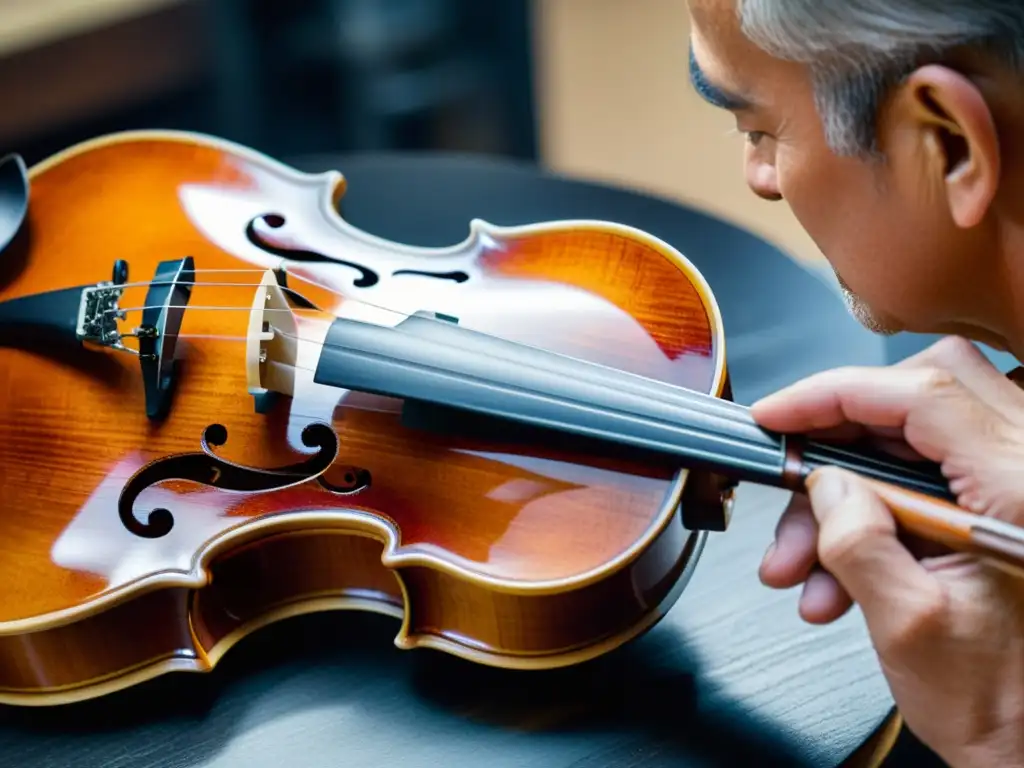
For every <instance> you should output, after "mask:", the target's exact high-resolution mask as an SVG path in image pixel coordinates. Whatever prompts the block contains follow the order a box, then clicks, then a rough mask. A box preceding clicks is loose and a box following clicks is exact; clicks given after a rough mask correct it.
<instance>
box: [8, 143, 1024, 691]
mask: <svg viewBox="0 0 1024 768" xmlns="http://www.w3.org/2000/svg"><path fill="white" fill-rule="evenodd" d="M344 193H345V179H344V177H343V175H342V174H341V173H339V172H337V171H330V172H326V173H320V174H307V173H302V172H299V171H298V170H296V169H294V168H292V167H290V166H287V165H284V164H282V163H280V162H277V161H275V160H273V159H271V158H269V157H267V156H264V155H262V154H260V153H258V152H256V151H254V150H252V149H250V148H247V147H244V146H239V145H236V144H232V143H230V142H227V141H224V140H221V139H218V138H215V137H209V136H203V135H198V134H194V133H176V132H132V133H121V134H114V135H110V136H104V137H101V138H99V139H96V140H93V141H89V142H86V143H84V144H80V145H78V146H74V147H71V148H69V149H67V150H65V151H62V152H60V153H59V154H57V155H55V156H53V157H51V158H49V159H47V160H45V161H44V162H42V163H40V164H39V165H36V166H35V167H33V168H31V169H28V168H26V166H25V164H24V162H23V161H22V160H21V158H20V157H19V156H17V155H10V156H8V157H6V158H5V159H4V160H2V161H0V358H2V361H0V496H2V509H3V510H4V513H3V515H0V583H2V584H3V588H2V591H0V702H3V703H6V704H12V705H25V706H33V705H53V704H62V703H66V702H71V701H78V700H83V699H89V698H93V697H97V696H101V695H105V694H108V693H110V692H113V691H116V690H119V689H123V688H126V687H129V686H133V685H136V684H138V683H140V682H142V681H144V680H147V679H151V678H154V677H156V676H159V675H164V674H167V673H172V672H185V671H187V672H207V671H210V670H212V669H213V668H214V667H215V666H216V664H217V663H218V660H219V659H220V658H222V657H223V656H224V654H225V653H227V652H228V650H229V649H230V648H231V647H232V646H233V645H234V644H235V643H237V642H238V641H239V640H240V639H241V638H242V637H244V636H245V635H247V634H248V633H250V632H253V631H256V630H258V629H259V628H260V627H263V626H266V625H267V624H269V623H271V622H275V621H278V620H281V619H283V618H286V617H291V616H295V615H298V614H302V613H309V612H316V611H327V610H340V609H352V610H362V611H374V612H378V613H382V614H386V615H389V616H392V617H394V618H395V619H396V621H397V622H398V625H399V626H398V630H397V636H396V638H395V644H396V646H398V647H399V648H403V649H413V648H429V649H434V650H438V651H441V652H445V653H449V654H453V655H456V656H459V657H462V658H464V659H467V660H470V661H472V662H477V663H481V664H488V665H494V666H500V667H505V668H512V669H523V670H525V669H542V668H551V667H557V666H565V665H570V664H576V663H580V662H582V661H585V660H588V659H592V658H594V657H597V656H599V655H601V654H604V653H607V652H608V651H610V650H612V649H614V648H617V647H618V646H620V645H622V644H624V643H627V642H629V641H630V640H631V639H633V638H635V637H637V636H638V635H640V634H642V633H643V632H645V631H647V630H648V629H650V628H651V627H652V626H654V625H655V624H656V623H657V622H658V621H659V620H660V619H661V617H663V616H664V615H665V614H666V612H667V611H668V610H669V609H670V608H671V606H672V605H673V603H674V602H675V600H676V599H677V598H678V596H679V594H680V593H681V591H682V590H683V589H684V587H685V585H686V582H687V580H688V578H689V577H690V575H691V574H692V573H693V570H694V568H695V567H697V564H698V562H699V558H700V554H701V549H702V547H703V545H704V542H705V541H706V538H707V536H708V535H709V534H710V533H712V532H724V531H727V530H728V525H729V521H730V515H731V508H732V502H733V498H734V494H735V490H736V487H737V485H738V484H739V483H742V482H753V483H759V484H765V485H772V486H776V487H779V488H786V489H791V490H794V491H799V490H801V489H802V488H803V483H804V480H805V478H806V477H807V476H808V474H809V473H810V472H812V471H813V470H814V469H815V468H817V467H820V466H824V465H839V466H843V467H846V468H848V469H850V470H852V471H856V472H859V473H861V474H862V475H864V476H865V477H867V478H869V479H870V480H871V481H872V482H874V483H875V484H876V487H877V488H878V489H879V491H880V492H881V493H883V495H884V496H885V498H886V499H887V500H888V502H889V503H890V505H891V506H892V508H893V510H894V512H895V514H896V516H897V517H898V519H899V521H900V523H901V524H902V525H904V526H905V527H907V528H908V529H910V530H912V531H914V532H917V533H919V534H921V535H924V536H926V537H929V538H932V539H935V540H937V541H943V542H945V543H947V544H949V545H950V546H952V547H955V548H960V549H969V550H972V551H979V552H984V553H985V555H986V556H988V557H993V558H1002V559H1003V561H1004V562H1006V563H1018V562H1020V561H1021V560H1024V557H1022V555H1021V552H1022V551H1024V543H1022V541H1024V540H1022V537H1021V536H1020V534H1019V532H1017V531H1016V529H1013V528H1011V527H1010V526H1004V525H1001V524H999V523H998V522H996V521H990V520H984V519H982V518H978V517H976V516H974V515H969V514H967V513H966V512H964V511H962V510H959V509H958V508H957V507H956V506H955V503H954V501H955V500H954V499H953V497H952V496H951V494H950V491H949V488H948V485H947V483H946V481H945V479H944V478H943V477H942V474H941V472H939V470H938V468H937V467H935V466H932V465H928V464H921V463H910V462H905V461H900V460H896V459H893V458H889V457H886V456H884V455H881V454H877V453H872V452H870V451H867V450H861V449H859V448H856V447H852V446H836V445H826V444H823V443H817V442H814V441H811V440H806V439H798V438H795V437H792V436H789V437H787V436H781V435H775V434H771V433H768V432H766V431H765V430H763V429H761V428H760V427H759V426H757V425H756V423H755V422H754V421H753V419H752V418H751V417H750V415H749V413H748V410H747V409H746V408H745V407H744V406H741V405H739V404H737V403H735V402H734V401H733V398H732V396H731V390H730V386H729V375H728V368H727V363H726V350H725V333H724V329H723V321H722V316H721V313H720V311H719V309H718V306H717V304H716V302H715V298H714V295H713V292H712V291H711V289H710V287H709V285H708V284H707V283H706V281H705V280H704V278H703V277H702V276H701V274H700V273H699V272H698V270H697V269H696V268H695V267H694V266H693V264H691V263H690V262H689V261H688V260H687V259H686V258H685V256H684V255H683V254H681V253H679V252H678V251H677V250H675V249H674V248H673V247H672V246H670V245H669V244H667V243H665V242H662V241H660V240H658V239H657V238H655V237H653V236H651V235H650V234H647V233H645V232H642V231H638V230H636V229H633V228H630V227H627V226H623V225H619V224H614V223H609V222H602V221H552V222H544V223H533V224H528V225H522V226H514V227H499V226H496V225H492V224H489V223H486V222H483V221H478V220H474V221H472V222H470V223H469V235H468V237H467V238H466V240H465V241H464V242H462V243H458V244H456V245H452V246H451V247H447V248H418V247H412V246H408V245H402V244H399V243H395V242H390V241H387V240H384V239H381V238H378V237H375V236H373V235H370V234H368V233H366V232H363V231H360V230H358V229H356V228H355V227H353V226H352V225H350V224H349V223H348V222H347V221H346V220H345V219H344V218H343V216H342V215H341V214H340V207H339V203H340V201H341V199H342V197H343V195H344Z"/></svg>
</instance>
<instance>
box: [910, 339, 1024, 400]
mask: <svg viewBox="0 0 1024 768" xmlns="http://www.w3.org/2000/svg"><path fill="white" fill-rule="evenodd" d="M894 367H896V368H941V369H943V370H946V371H949V372H950V373H952V374H953V375H954V376H956V378H957V379H959V380H960V382H961V384H963V385H964V386H965V387H966V388H967V389H969V390H970V391H972V392H973V393H974V394H975V395H977V396H978V398H979V399H981V400H984V401H985V402H987V403H989V404H991V405H993V406H995V407H996V408H997V410H1000V411H1002V410H1003V408H1004V407H1006V408H1009V410H1011V411H1012V410H1016V409H1015V408H1014V406H1019V405H1020V403H1021V402H1022V400H1024V397H1022V395H1021V392H1020V390H1019V387H1018V386H1017V385H1016V384H1014V383H1013V382H1012V381H1010V380H1009V379H1008V378H1007V377H1006V376H1005V375H1004V374H1002V373H1000V372H999V369H998V368H996V367H995V366H994V365H992V362H991V361H990V360H989V359H988V358H987V357H985V355H984V354H982V352H981V350H980V349H978V348H977V347H976V346H975V345H974V344H972V343H971V342H970V341H968V340H967V339H964V338H961V337H959V336H948V337H946V338H944V339H942V340H941V341H939V342H936V343H935V344H932V345H931V346H930V347H928V348H927V349H925V350H923V351H921V352H918V353H917V354H916V355H912V356H911V357H908V358H906V359H904V360H901V361H900V362H899V363H897V364H896V365H895V366H894Z"/></svg>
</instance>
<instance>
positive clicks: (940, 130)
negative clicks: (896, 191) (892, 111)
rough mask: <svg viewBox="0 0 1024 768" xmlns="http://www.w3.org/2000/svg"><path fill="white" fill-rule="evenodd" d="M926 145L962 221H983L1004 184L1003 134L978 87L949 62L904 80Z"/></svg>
mask: <svg viewBox="0 0 1024 768" xmlns="http://www.w3.org/2000/svg"><path fill="white" fill-rule="evenodd" d="M903 93H904V95H905V97H906V98H908V99H909V100H910V107H911V110H912V119H913V121H914V124H915V125H916V126H917V129H916V130H917V133H918V135H919V136H920V138H921V141H922V142H923V144H924V150H925V154H926V159H927V169H926V172H927V173H928V174H930V175H931V174H935V177H936V180H937V181H939V182H940V183H941V185H942V189H943V191H944V193H945V197H946V200H947V203H948V205H949V210H950V214H951V215H952V217H953V220H954V221H955V222H956V224H957V226H959V227H962V228H964V229H968V228H970V227H974V226H977V225H978V224H980V223H981V222H982V221H983V220H984V218H985V216H986V215H987V213H988V211H989V208H990V206H991V205H992V201H993V199H994V198H995V196H996V192H997V190H998V188H999V178H1000V173H1001V167H1000V155H999V137H998V134H997V131H996V126H995V119H994V118H993V116H992V112H991V110H990V109H989V107H988V104H987V103H986V102H985V98H984V96H983V95H982V93H981V91H980V90H979V89H978V87H977V86H976V85H975V84H974V83H973V82H972V81H971V80H970V79H969V78H967V77H965V76H964V75H961V74H960V73H958V72H955V71H953V70H951V69H948V68H947V67H942V66H938V65H929V66H926V67H922V68H920V69H918V70H917V71H916V72H914V73H913V74H912V75H911V76H910V78H909V79H908V80H907V82H906V83H905V84H904V89H903Z"/></svg>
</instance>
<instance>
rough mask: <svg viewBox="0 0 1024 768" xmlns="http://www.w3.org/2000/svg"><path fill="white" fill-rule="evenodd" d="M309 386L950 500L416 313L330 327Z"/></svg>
mask: <svg viewBox="0 0 1024 768" xmlns="http://www.w3.org/2000/svg"><path fill="white" fill-rule="evenodd" d="M314 379H315V381H316V382H317V383H319V384H322V385H326V386H333V387H338V388H343V389H350V390H356V391H361V392H367V393H373V394H378V395H384V396H388V397H395V398H401V399H404V400H406V401H407V402H411V403H417V404H421V405H422V404H427V405H428V406H433V407H436V408H439V409H444V410H447V411H451V410H453V409H454V410H456V411H461V412H468V413H472V414H476V415H477V416H482V417H486V418H488V419H494V420H498V421H499V422H504V423H507V424H519V425H525V426H530V427H535V428H540V429H543V430H554V431H555V432H558V433H562V434H568V435H575V436H578V437H580V438H583V439H585V440H590V441H593V440H597V441H600V442H602V443H606V444H612V445H618V446H622V447H624V448H627V449H633V450H637V451H640V452H642V453H645V454H653V455H656V456H659V457H663V458H665V459H668V460H671V461H673V462H675V463H678V464H679V465H682V466H687V467H693V468H701V469H707V470H711V471H714V472H717V473H720V474H723V475H726V476H729V477H731V478H733V479H735V480H737V481H750V482H755V483H758V484H762V485H771V486H776V487H787V488H793V489H799V488H802V485H803V480H804V478H805V477H806V476H807V474H809V473H810V472H811V471H813V470H814V469H815V468H817V467H818V466H822V465H825V464H831V465H838V466H843V467H845V468H848V469H851V470H853V471H857V472H860V473H861V474H865V475H867V476H869V477H874V478H875V479H879V480H884V481H886V482H892V483H895V484H898V485H901V486H903V487H907V488H910V489H913V490H917V491H920V492H923V493H926V494H929V495H934V496H948V487H947V485H946V483H945V481H944V479H943V478H942V476H941V474H940V473H938V470H937V468H936V467H927V468H921V467H918V466H917V465H911V464H909V463H907V462H899V461H897V460H895V459H888V458H883V457H881V456H876V455H872V454H869V453H863V452H856V451H853V450H848V449H844V448H838V447H832V446H826V445H820V444H817V443H807V442H802V441H792V440H789V439H787V438H786V437H784V436H781V435H776V434H772V433H770V432H767V431H766V430H764V429H762V428H761V427H760V426H759V425H758V424H757V423H756V422H755V421H754V420H753V418H752V417H751V415H750V412H749V410H748V409H747V408H746V407H744V406H741V405H738V404H736V403H733V402H730V401H727V400H723V399H720V398H717V397H713V396H710V395H705V394H703V393H698V392H694V391H692V390H688V389H685V388H683V387H679V386H675V385H672V384H666V383H664V382H661V381H656V380H653V379H648V378H645V377H642V376H637V375H635V374H631V373H628V372H624V371H619V370H615V369H612V368H608V367H605V366H601V365H597V364H593V363H589V362H586V361H583V360H578V359H575V358H571V357H567V356H564V355H559V354H557V353H553V352H548V351H546V350H542V349H538V348H535V347H530V346H525V345H522V344H518V343H515V342H510V341H506V340H504V339H500V338H496V337H494V336H490V335H488V334H484V333H479V332H476V331H472V330H468V329H465V328H462V327H460V326H459V325H458V324H457V322H456V321H454V320H450V319H447V318H445V317H444V316H441V315H433V314H426V313H419V314H416V315H413V316H411V317H409V318H407V319H406V320H405V321H403V322H402V323H401V324H400V325H398V326H397V327H395V328H389V327H386V326H379V325H374V324H370V323H364V322H360V321H355V320H348V319H343V318H339V319H336V320H335V321H333V322H332V324H331V327H330V329H329V331H328V333H327V335H326V338H325V340H324V344H323V348H322V351H321V354H320V359H319V362H318V364H317V369H316V373H315V377H314Z"/></svg>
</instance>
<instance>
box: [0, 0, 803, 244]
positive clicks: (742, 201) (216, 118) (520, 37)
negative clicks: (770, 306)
mask: <svg viewBox="0 0 1024 768" xmlns="http://www.w3.org/2000/svg"><path fill="white" fill-rule="evenodd" d="M688 33H689V32H688V28H687V13H686V4H685V2H684V0H628V2H627V1H625V0H532V1H531V0H287V1H284V0H0V153H6V152H9V151H17V152H19V153H21V154H22V155H23V156H24V157H25V158H26V160H27V161H28V162H29V163H30V164H31V163H35V162H37V161H38V160H40V159H42V158H44V157H46V156H47V155H49V154H51V153H53V152H56V151H58V150H60V149H62V148H64V147H66V146H68V145H69V144H73V143H75V142H78V141H81V140H83V139H87V138H90V137H92V136H96V135H99V134H103V133H107V132H110V131H117V130H123V129H132V128H153V127H156V128H177V129H187V130H196V131H202V132H208V133H213V134H217V135H220V136H223V137H225V138H229V139H233V140H235V141H239V142H242V143H244V144H247V145H249V146H251V147H254V148H256V149H259V150H261V151H263V152H266V153H268V154H270V155H273V156H275V157H277V158H280V159H283V160H285V161H288V160H289V159H291V158H297V157H301V156H304V155H305V156H317V157H324V156H325V155H327V156H329V155H330V154H331V153H335V152H337V153H342V152H353V151H389V150H402V151H449V152H472V153H483V154H488V155H496V156H501V157H508V158H513V159H516V160H520V161H525V162H530V163H537V164H540V165H542V166H544V167H546V168H548V169H550V170H553V171H556V172H560V173H564V174H569V175H572V176H574V177H577V178H587V179H595V180H604V181H610V182H613V183H616V184H619V185H623V186H627V187H631V188H634V189H640V190H643V191H647V192H652V193H655V194H659V195H662V196H666V197H669V198H672V199H675V200H680V201H683V202H688V203H691V204H694V205H696V206H698V207H700V208H703V209H705V210H708V211H711V212H713V213H716V214H718V215H720V216H722V217H724V218H727V219H729V220H732V221H734V222H736V223H739V224H741V225H743V226H746V227H747V228H749V229H752V230H754V231H756V232H758V233H759V234H762V235H764V236H766V237H767V238H768V239H770V240H772V241H773V242H774V243H775V244H776V245H778V246H779V247H781V248H782V249H783V250H785V251H787V252H788V253H790V254H791V255H793V256H795V257H796V258H799V259H801V260H805V261H809V262H812V263H816V262H817V260H818V255H817V251H816V250H815V248H814V246H813V244H811V243H810V242H809V240H808V239H807V238H806V236H805V235H804V234H803V233H802V232H801V230H800V228H799V227H798V226H797V225H796V223H795V222H794V221H793V220H792V218H791V217H790V215H789V213H788V210H786V209H785V206H782V205H772V204H770V203H765V202H763V201H760V200H758V199H757V198H755V197H754V196H753V195H752V194H751V193H750V192H749V191H748V190H747V189H746V187H745V185H744V182H743V176H742V173H741V168H740V162H741V150H742V138H741V137H740V136H739V135H735V134H732V132H731V129H732V122H731V118H730V117H729V116H728V115H725V114H721V113H719V112H717V111H715V110H713V109H711V108H710V107H708V106H707V105H705V104H704V103H703V102H701V101H700V100H699V99H698V98H697V96H696V95H695V94H693V92H692V91H691V89H690V86H689V84H688V82H687V77H688V75H687V67H686V62H687V59H686V56H687V36H688ZM342 170H343V169H342Z"/></svg>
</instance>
